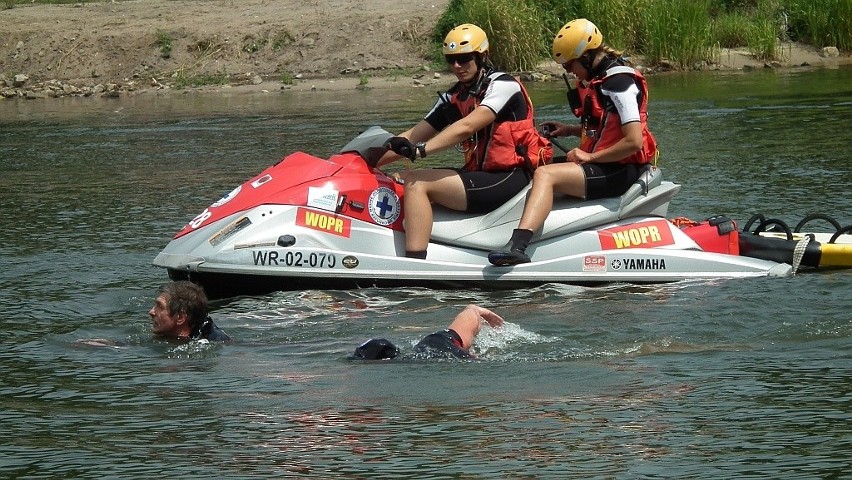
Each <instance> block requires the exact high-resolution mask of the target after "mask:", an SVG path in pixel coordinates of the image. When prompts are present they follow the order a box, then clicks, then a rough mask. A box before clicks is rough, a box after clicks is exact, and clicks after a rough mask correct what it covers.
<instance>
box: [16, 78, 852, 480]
mask: <svg viewBox="0 0 852 480" xmlns="http://www.w3.org/2000/svg"><path fill="white" fill-rule="evenodd" d="M650 83H651V89H652V92H651V105H650V110H651V117H650V118H651V120H650V121H651V126H652V129H653V130H654V132H655V133H656V135H657V138H658V140H659V142H660V145H661V150H662V153H663V156H662V158H661V161H660V165H661V167H662V168H663V169H664V175H665V176H666V177H667V178H668V179H669V180H673V181H675V182H677V183H681V184H683V186H684V189H683V192H682V193H681V194H680V196H679V197H677V198H675V200H674V201H673V202H672V205H671V208H670V214H671V215H672V216H687V217H690V218H693V219H702V218H705V217H707V216H709V215H713V214H727V215H729V216H731V217H732V218H734V219H736V220H738V221H740V222H741V223H742V222H744V221H745V220H747V219H748V218H749V217H750V216H751V215H752V214H753V213H758V212H763V213H766V214H768V215H771V216H776V217H779V218H782V219H785V220H787V221H789V222H791V223H793V224H795V223H796V222H797V221H798V220H799V219H800V218H802V217H803V216H805V215H806V214H808V213H812V212H822V213H828V214H831V215H834V216H835V217H836V218H838V220H840V221H841V222H842V223H844V224H849V223H852V202H850V195H849V192H850V191H852V173H850V165H852V155H851V154H850V153H849V146H850V136H849V126H848V122H849V119H850V118H852V88H850V87H849V86H850V85H852V69H849V68H841V69H838V70H788V71H771V70H770V71H765V72H764V71H759V72H753V73H749V74H743V73H718V74H715V73H702V74H674V75H666V76H656V77H653V78H651V80H650ZM530 90H531V92H532V96H533V100H534V101H535V103H536V108H537V110H536V111H537V117H538V118H539V120H544V119H564V118H566V117H565V115H566V112H567V108H566V106H565V104H564V92H563V91H562V89H561V87H560V86H559V85H558V84H547V85H540V84H536V85H531V88H530ZM433 99H434V92H432V91H430V90H424V89H412V88H409V87H407V86H403V85H401V86H400V88H399V89H398V90H392V91H366V92H360V91H359V92H349V93H343V94H341V93H334V94H332V93H327V92H313V93H287V92H284V93H281V92H275V93H270V94H268V95H220V96H209V95H195V94H186V95H172V96H167V97H157V96H138V97H132V98H122V99H91V98H90V99H57V100H50V101H8V100H7V101H3V102H0V119H2V120H0V159H2V160H0V161H2V170H3V175H2V177H0V193H2V195H0V219H1V220H2V224H3V225H4V228H3V229H0V262H2V268H0V308H2V310H3V311H4V315H3V317H2V319H0V325H2V328H3V330H4V332H5V335H4V337H3V339H2V343H0V366H2V371H3V376H2V380H1V381H0V423H2V425H3V428H4V432H5V435H4V436H3V438H2V439H0V457H2V461H0V475H2V476H4V477H16V478H45V477H54V478H58V477H61V478H103V477H118V476H121V477H150V476H154V475H161V474H163V473H169V474H170V475H172V476H189V477H225V476H234V477H261V478H268V477H274V476H278V477H286V476H292V477H317V478H320V477H321V478H327V477H330V476H332V475H334V476H343V477H351V478H364V477H368V476H378V477H385V478H388V477H393V478H417V479H420V478H441V477H456V478H494V477H507V478H557V477H558V478H566V477H576V478H643V477H644V478H649V477H657V478H659V477H672V476H678V477H686V478H707V477H711V476H720V477H726V478H732V477H736V478H844V477H845V478H849V475H850V474H849V472H850V471H852V466H850V457H849V452H850V451H852V428H850V425H852V387H850V385H852V362H850V360H852V358H850V357H852V350H850V344H852V314H850V311H851V310H852V308H850V307H852V301H850V299H849V292H850V285H851V284H852V276H850V275H851V274H850V272H844V271H823V272H819V273H805V274H800V275H797V276H795V277H792V278H786V279H751V280H740V281H711V282H700V283H696V282H680V283H673V284H666V285H644V286H637V285H625V284H613V285H607V286H603V287H596V288H587V287H578V286H571V285H544V286H540V287H536V288H530V289H523V290H517V291H511V292H490V291H482V290H453V291H446V290H428V289H417V288H410V289H363V290H355V291H323V290H311V291H301V292H278V293H273V294H269V295H265V296H256V297H237V298H231V299H224V300H219V301H216V302H214V304H213V308H214V311H213V316H214V318H215V319H216V321H217V323H218V324H219V325H220V326H221V327H223V328H224V329H225V330H226V331H227V332H228V333H229V334H230V335H231V336H232V337H234V338H235V339H236V342H235V343H234V344H232V345H210V344H203V343H194V344H189V345H179V344H172V343H168V342H164V341H158V340H154V339H152V338H151V336H150V333H149V328H150V321H149V320H148V318H147V316H146V312H147V310H148V308H149V306H150V304H151V302H152V300H153V298H152V296H153V293H154V290H155V289H156V287H157V286H158V285H159V284H160V283H162V282H164V281H165V280H166V275H165V272H164V271H162V270H160V269H157V268H155V267H153V266H151V260H152V259H153V258H154V256H155V255H156V254H157V252H158V251H159V250H160V249H161V248H163V247H164V246H165V244H166V243H167V242H168V240H169V238H170V237H171V235H172V234H174V232H176V231H177V230H178V229H179V228H180V227H181V226H182V225H184V224H185V223H186V222H187V221H188V220H189V219H191V218H192V217H194V216H195V215H196V214H197V213H198V212H200V211H201V210H203V208H205V207H206V206H207V205H209V204H210V203H211V202H212V201H213V200H215V199H217V198H219V197H221V196H222V194H224V193H227V192H228V191H230V190H231V189H232V188H233V187H234V186H235V185H237V184H238V183H241V182H242V181H244V180H245V179H247V178H249V177H251V176H253V175H255V174H256V173H257V172H259V171H260V170H262V169H263V168H265V167H266V166H268V165H269V164H271V163H273V162H275V161H277V160H278V159H280V158H281V157H283V156H284V155H285V154H287V153H289V152H292V151H294V150H303V151H307V152H311V153H314V154H317V155H320V156H328V155H330V154H332V153H333V152H335V151H336V150H337V149H338V148H339V147H340V146H341V145H343V144H344V143H346V141H348V140H349V139H350V138H351V137H353V136H355V135H356V134H357V133H358V132H359V131H361V130H363V129H364V128H365V127H367V126H369V125H374V124H378V125H383V126H385V127H386V128H388V129H390V130H393V131H400V130H403V129H405V128H407V126H408V125H410V124H411V123H412V122H413V121H415V119H417V118H418V117H419V116H420V115H422V114H423V113H424V112H425V111H426V109H428V107H429V106H430V105H431V102H432V101H433ZM430 160H431V161H432V162H437V163H440V164H443V163H447V164H457V163H458V158H457V157H456V156H454V155H453V154H449V153H448V154H443V155H435V156H434V157H433V156H431V155H430ZM815 227H819V225H815ZM471 302H475V303H479V304H482V305H484V306H487V307H489V308H492V309H494V310H495V311H497V312H499V313H500V314H502V315H503V316H504V317H505V318H506V319H507V320H508V322H509V323H508V325H507V326H506V328H505V329H504V330H503V331H499V332H498V331H492V330H490V329H487V328H486V329H484V332H483V334H482V335H481V336H480V337H479V339H478V340H477V344H476V346H475V350H476V351H477V353H478V354H479V355H480V360H479V361H475V362H442V361H429V362H426V361H422V360H417V359H412V358H407V359H403V360H400V361H393V362H379V363H359V362H352V361H349V360H347V358H346V357H347V355H348V354H349V353H350V352H351V351H352V349H354V347H355V346H356V345H358V344H359V343H360V342H362V341H363V340H366V339H367V338H370V337H386V338H389V339H391V340H392V341H394V342H395V343H397V344H398V345H399V346H400V347H401V348H402V350H403V351H404V352H406V351H410V349H411V348H412V347H413V345H414V344H415V343H416V342H417V340H418V339H419V338H421V337H422V336H423V335H425V334H427V333H430V332H432V331H434V330H436V329H439V328H442V327H444V326H445V325H446V324H447V322H449V320H450V319H451V318H452V316H453V315H454V314H455V313H456V312H457V311H458V310H460V309H461V308H462V307H463V306H464V305H466V304H467V303H471ZM96 339H103V341H97V340H96ZM102 344H108V345H109V346H102ZM675 472H677V473H675Z"/></svg>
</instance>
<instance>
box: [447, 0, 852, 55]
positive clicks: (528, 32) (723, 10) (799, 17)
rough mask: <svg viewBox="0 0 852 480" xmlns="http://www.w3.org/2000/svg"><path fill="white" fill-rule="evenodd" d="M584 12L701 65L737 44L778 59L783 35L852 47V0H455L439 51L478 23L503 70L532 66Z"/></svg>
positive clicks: (638, 44) (606, 27)
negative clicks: (459, 30) (451, 35)
mask: <svg viewBox="0 0 852 480" xmlns="http://www.w3.org/2000/svg"><path fill="white" fill-rule="evenodd" d="M582 17H585V18H588V19H589V20H591V21H593V22H594V23H595V24H596V25H597V26H598V28H600V29H601V31H602V33H603V35H604V41H605V42H607V44H609V45H610V46H612V47H614V48H616V49H619V50H624V51H625V52H626V54H627V55H631V54H632V55H641V56H642V57H644V58H645V61H646V63H647V64H649V65H656V64H660V63H663V62H667V63H670V64H672V65H673V66H677V67H680V68H700V67H701V66H703V65H705V64H707V63H713V62H714V61H715V60H716V58H717V57H718V54H719V51H720V49H721V48H737V47H744V48H748V49H749V50H751V52H752V53H753V54H754V55H755V57H756V58H758V59H760V60H775V59H779V58H780V57H781V55H782V52H781V51H780V50H779V42H778V41H779V40H794V41H800V42H804V43H809V44H812V45H815V46H817V47H826V46H833V47H837V48H838V49H840V50H843V51H849V50H852V0H690V1H683V0H450V3H449V5H448V7H447V9H446V11H445V12H444V14H443V15H442V16H441V18H440V20H439V21H438V24H437V26H436V27H435V30H434V32H433V37H432V40H433V41H434V42H435V43H436V50H435V58H436V59H438V58H440V48H439V45H440V43H441V41H442V40H443V37H444V36H445V35H446V33H447V32H448V31H449V30H450V29H451V28H452V27H453V26H455V25H458V24H461V23H466V22H470V23H474V24H477V25H479V26H480V27H482V28H483V29H484V30H485V31H486V32H487V33H488V35H489V38H490V39H491V50H492V58H493V60H494V62H495V63H496V64H497V65H499V66H500V67H501V68H502V69H505V70H510V71H524V70H531V69H532V68H531V67H533V66H534V65H535V64H536V63H537V62H538V61H539V60H541V59H544V58H547V57H549V55H550V45H551V43H552V41H553V36H554V35H555V33H556V32H557V31H558V30H559V29H560V28H561V27H562V25H564V24H565V22H567V21H569V20H571V19H574V18H582Z"/></svg>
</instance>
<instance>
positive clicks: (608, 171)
mask: <svg viewBox="0 0 852 480" xmlns="http://www.w3.org/2000/svg"><path fill="white" fill-rule="evenodd" d="M580 166H581V167H583V172H584V173H585V174H586V200H595V199H598V198H606V197H618V196H621V195H622V194H624V192H626V191H627V189H628V188H630V186H631V185H633V184H634V183H636V180H638V179H639V176H640V175H641V174H642V165H636V164H635V163H627V164H624V163H583V164H581V165H580Z"/></svg>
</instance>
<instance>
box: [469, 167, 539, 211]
mask: <svg viewBox="0 0 852 480" xmlns="http://www.w3.org/2000/svg"><path fill="white" fill-rule="evenodd" d="M456 172H458V174H459V177H461V179H462V182H463V183H464V190H465V192H467V209H466V210H465V211H466V212H470V213H488V212H490V211H492V210H494V209H496V208H497V207H499V206H500V205H503V204H504V203H506V202H507V201H509V199H510V198H512V197H514V196H515V195H517V194H518V192H520V191H521V190H523V189H524V187H526V186H527V185H528V184H529V183H530V175H529V174H528V173H527V171H526V170H525V169H523V168H514V169H512V170H504V171H502V172H483V171H476V172H470V171H466V170H459V169H456Z"/></svg>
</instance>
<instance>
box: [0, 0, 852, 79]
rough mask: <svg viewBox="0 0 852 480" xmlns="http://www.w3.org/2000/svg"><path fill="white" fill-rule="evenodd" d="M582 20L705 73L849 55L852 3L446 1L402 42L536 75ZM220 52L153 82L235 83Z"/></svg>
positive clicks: (277, 39) (198, 48)
mask: <svg viewBox="0 0 852 480" xmlns="http://www.w3.org/2000/svg"><path fill="white" fill-rule="evenodd" d="M102 1H110V0H2V2H3V4H4V5H5V7H6V8H13V7H14V6H15V5H16V4H23V3H44V4H75V5H80V4H85V3H98V2H102ZM119 1H120V0H119ZM3 4H0V5H3ZM581 17H585V18H588V19H590V20H592V21H593V22H594V23H595V24H596V25H597V26H598V27H599V28H600V29H601V31H602V33H603V35H604V40H605V41H606V42H607V44H609V45H610V46H612V47H614V48H616V49H618V50H622V51H624V52H625V55H626V56H628V57H629V56H641V57H643V64H644V65H645V66H649V67H655V66H660V65H670V66H672V67H675V68H683V69H691V68H703V67H704V66H706V65H708V64H713V63H718V62H719V57H720V53H721V49H722V48H747V49H749V50H750V51H751V52H752V53H753V55H754V57H755V58H756V59H759V60H765V61H769V60H783V58H784V52H783V51H782V50H781V49H780V43H779V40H792V41H798V42H802V43H806V44H811V45H814V46H816V47H825V46H833V47H837V48H838V49H839V50H841V51H845V52H849V51H852V0H449V3H448V5H447V8H446V10H445V11H444V12H443V14H442V15H441V17H440V18H439V20H438V22H437V25H436V26H435V28H434V30H433V31H432V32H431V35H430V36H429V37H428V38H425V37H424V36H423V34H422V33H420V32H418V31H417V29H416V28H415V29H413V30H412V31H411V32H403V34H402V35H401V37H400V38H402V39H403V41H410V42H412V44H413V45H414V46H415V47H416V48H417V50H418V51H419V53H420V54H421V55H423V56H424V57H426V58H431V60H432V61H433V62H434V64H435V66H436V67H437V66H439V65H443V56H442V55H441V43H442V41H443V38H444V36H445V35H446V33H447V32H448V31H449V30H450V29H451V28H453V27H454V26H456V25H459V24H461V23H468V22H469V23H475V24H477V25H479V26H480V27H482V28H483V29H485V31H486V32H487V33H488V36H489V38H490V39H491V56H492V59H493V60H494V63H495V64H496V65H498V67H499V68H501V69H503V70H507V71H512V72H521V71H533V70H535V69H536V66H537V65H539V63H540V62H541V61H542V60H544V59H547V58H550V46H551V44H552V41H553V36H554V34H555V33H556V32H557V31H558V30H559V29H560V28H561V27H562V25H563V24H564V23H565V22H567V21H568V20H571V19H574V18H581ZM154 35H155V36H154V38H155V40H154V42H153V44H152V47H153V48H155V49H156V50H157V51H158V53H159V55H160V56H161V57H162V58H165V59H168V58H171V57H172V55H173V53H174V52H173V51H172V50H173V47H174V46H175V45H177V44H178V43H177V42H178V40H180V39H176V38H173V36H172V35H173V34H172V33H170V32H167V31H161V30H157V31H156V32H154ZM295 41H296V39H295V37H294V35H293V34H291V32H288V31H279V32H272V33H270V34H268V35H265V36H261V37H255V36H253V35H247V36H246V37H245V38H244V39H243V43H242V45H237V47H238V48H239V49H240V51H241V52H245V53H247V54H249V55H251V54H254V53H257V52H260V51H263V50H269V49H271V50H273V51H277V50H282V49H285V48H289V47H290V45H291V44H293V43H295ZM222 49H223V47H222V45H219V44H216V43H215V42H214V41H212V40H200V41H197V42H194V43H192V44H191V45H189V47H188V50H189V52H190V54H191V55H190V58H189V60H187V61H185V62H183V63H181V65H180V66H179V67H178V68H177V69H176V70H174V71H172V72H160V73H159V74H157V75H155V76H157V77H159V78H167V79H171V80H170V81H169V83H171V84H172V85H173V86H174V87H175V88H185V87H197V86H203V85H222V84H226V83H229V82H230V80H231V79H230V78H229V75H228V73H227V72H226V71H225V69H224V68H221V69H219V70H217V71H215V72H213V73H210V72H205V69H204V68H203V67H204V65H206V64H207V61H208V60H209V59H210V58H212V57H213V56H214V55H216V54H220V52H221V51H222ZM185 57H186V55H183V57H182V58H185ZM439 68H440V67H439ZM354 72H355V71H354V70H353V71H352V72H344V73H354ZM92 76H93V77H95V76H96V75H95V72H94V71H93V74H92ZM297 78H298V77H296V76H295V75H294V74H293V73H290V72H284V73H282V76H281V82H282V84H284V85H291V84H293V83H294V82H295V80H296V79H297ZM0 80H2V78H0ZM368 82H369V76H367V75H365V74H363V73H362V74H361V77H360V83H359V87H361V88H365V87H366V86H367V83H368Z"/></svg>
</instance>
